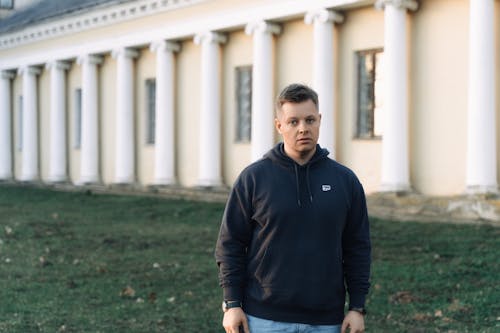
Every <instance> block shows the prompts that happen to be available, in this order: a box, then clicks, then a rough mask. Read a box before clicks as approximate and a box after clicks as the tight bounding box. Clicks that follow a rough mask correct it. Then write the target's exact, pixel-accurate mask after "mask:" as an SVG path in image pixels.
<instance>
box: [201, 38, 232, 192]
mask: <svg viewBox="0 0 500 333" xmlns="http://www.w3.org/2000/svg"><path fill="white" fill-rule="evenodd" d="M194 42H195V43H196V44H199V45H201V105H200V145H199V147H200V153H199V154H200V162H199V163H200V164H199V174H198V185H200V186H220V185H222V179H221V178H222V177H221V124H220V122H221V114H220V113H221V111H220V107H221V101H220V94H221V73H220V71H221V68H220V47H219V44H220V43H225V42H226V37H225V36H224V35H222V34H219V33H216V32H207V33H202V34H199V35H196V36H195V37H194Z"/></svg>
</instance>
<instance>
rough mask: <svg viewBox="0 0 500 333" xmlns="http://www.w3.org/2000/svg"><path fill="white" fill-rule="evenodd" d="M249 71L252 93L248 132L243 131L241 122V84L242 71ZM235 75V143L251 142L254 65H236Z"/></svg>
mask: <svg viewBox="0 0 500 333" xmlns="http://www.w3.org/2000/svg"><path fill="white" fill-rule="evenodd" d="M244 72H245V73H249V74H250V82H249V91H250V93H249V94H248V95H249V96H248V98H249V101H248V105H249V106H248V109H249V110H248V112H249V114H248V117H246V118H248V122H249V123H248V127H249V129H248V133H243V131H242V130H241V122H242V121H243V120H242V119H243V116H242V113H243V112H242V108H243V106H242V105H241V101H240V96H241V94H240V91H241V86H240V81H241V80H240V75H241V73H244ZM234 75H235V90H234V91H235V111H236V112H235V113H236V114H235V129H234V142H235V143H250V142H251V141H252V94H253V91H252V81H253V66H252V65H242V66H236V67H235V69H234Z"/></svg>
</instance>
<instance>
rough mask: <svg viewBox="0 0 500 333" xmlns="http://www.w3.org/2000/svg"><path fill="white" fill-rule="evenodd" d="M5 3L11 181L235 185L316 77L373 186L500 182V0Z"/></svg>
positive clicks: (4, 112)
mask: <svg viewBox="0 0 500 333" xmlns="http://www.w3.org/2000/svg"><path fill="white" fill-rule="evenodd" d="M12 2H13V3H14V4H15V3H16V0H14V1H1V4H4V3H12ZM24 2H26V1H23V3H24ZM20 3H21V1H20ZM11 7H12V6H11ZM14 9H16V7H15V6H14ZM5 12H6V10H5V9H4V10H2V11H1V12H0V14H1V15H2V17H3V18H2V19H0V71H1V80H0V179H1V180H15V181H21V182H43V183H58V182H67V183H70V184H74V185H75V186H80V185H85V184H103V185H112V184H133V185H135V186H143V187H149V186H168V185H177V186H181V187H187V188H189V187H198V186H201V187H218V186H230V185H231V184H232V183H233V181H234V180H235V178H236V177H237V175H238V173H239V172H240V171H241V170H242V168H244V167H245V166H246V165H247V164H248V163H250V162H251V161H253V160H256V159H258V158H259V157H260V156H262V154H263V153H264V152H265V151H267V150H268V149H269V148H270V147H271V146H273V145H274V143H275V142H277V141H278V140H279V137H278V136H277V133H276V131H275V130H274V127H273V118H274V115H273V112H274V110H273V101H274V97H275V95H276V94H277V93H278V92H279V91H280V90H281V89H282V88H283V87H284V86H286V85H287V84H289V83H291V82H302V83H306V84H309V85H311V86H312V87H314V88H315V89H316V90H317V91H318V92H319V96H320V112H321V113H322V116H323V118H322V130H321V137H320V143H321V145H323V146H325V147H327V148H328V149H329V150H330V152H331V156H332V157H333V158H335V159H337V160H338V161H340V162H341V163H343V164H345V165H347V166H349V167H350V168H352V169H353V170H354V171H355V172H356V173H357V174H358V176H359V177H360V179H361V181H362V183H363V184H364V186H365V190H366V191H367V192H368V193H373V192H394V191H396V192H399V191H415V192H416V193H421V194H425V195H430V196H450V195H462V194H465V193H497V192H498V183H497V179H498V175H499V168H498V164H499V161H500V157H499V154H498V153H497V150H498V148H497V147H498V146H499V145H498V143H499V141H500V134H499V131H498V128H499V127H500V123H499V118H500V117H498V113H499V106H500V105H499V102H500V100H499V99H498V98H497V95H498V89H497V88H496V86H495V83H496V81H498V79H499V78H500V73H499V69H500V66H498V62H499V59H500V57H498V56H497V53H498V49H499V47H500V40H499V39H498V38H496V37H495V36H496V35H497V34H498V32H499V31H500V28H499V25H498V22H499V18H500V3H499V2H498V1H494V0H419V1H416V0H377V1H374V0H371V1H370V0H273V1H266V0H135V1H134V0H108V1H106V0H81V1H76V0H65V1H48V0H41V1H35V2H32V4H31V5H30V6H27V7H22V8H18V9H17V10H15V11H14V13H13V14H10V15H7V14H5ZM5 15H7V16H5Z"/></svg>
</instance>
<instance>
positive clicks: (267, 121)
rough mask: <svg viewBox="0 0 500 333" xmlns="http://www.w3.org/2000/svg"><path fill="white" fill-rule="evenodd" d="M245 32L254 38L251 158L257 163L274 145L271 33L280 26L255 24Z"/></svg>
mask: <svg viewBox="0 0 500 333" xmlns="http://www.w3.org/2000/svg"><path fill="white" fill-rule="evenodd" d="M245 32H246V33H247V34H248V35H253V68H252V127H251V128H252V129H251V131H252V132H251V137H252V147H251V152H252V153H251V154H252V155H251V158H252V161H256V160H258V159H260V158H262V156H263V155H264V154H265V153H266V152H267V151H268V150H269V149H271V148H272V147H273V145H274V125H273V124H274V121H273V120H274V69H273V34H279V33H280V32H281V27H280V26H279V25H276V24H272V23H268V22H265V21H258V22H253V23H249V24H248V25H247V26H246V28H245Z"/></svg>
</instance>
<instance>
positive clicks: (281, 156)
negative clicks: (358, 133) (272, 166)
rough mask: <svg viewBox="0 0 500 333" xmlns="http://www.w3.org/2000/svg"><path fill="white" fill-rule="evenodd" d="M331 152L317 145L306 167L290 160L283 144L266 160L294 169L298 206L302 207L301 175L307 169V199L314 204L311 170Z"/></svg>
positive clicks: (272, 151)
mask: <svg viewBox="0 0 500 333" xmlns="http://www.w3.org/2000/svg"><path fill="white" fill-rule="evenodd" d="M328 154H329V151H328V150H327V149H325V148H321V147H320V145H319V144H316V151H315V153H314V155H313V156H312V157H311V159H310V160H309V161H308V162H307V163H305V164H304V165H299V164H298V163H297V162H295V161H294V160H293V159H292V158H290V157H289V156H288V155H287V154H286V153H285V145H284V144H283V142H280V143H278V144H277V145H276V146H274V148H273V149H271V150H270V151H269V152H267V153H266V154H265V155H264V159H266V158H267V159H270V160H271V161H272V162H273V163H276V164H279V165H281V166H282V167H285V168H287V169H288V168H292V169H293V171H294V173H295V188H296V194H297V205H298V206H299V207H302V201H301V200H300V197H301V195H300V180H299V179H300V178H301V177H300V173H301V172H303V170H304V169H305V186H306V188H307V192H308V193H307V197H308V198H309V202H310V203H312V202H313V195H312V192H311V182H310V179H309V169H310V167H311V165H314V164H316V163H317V162H319V161H321V160H324V159H326V158H328Z"/></svg>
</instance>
